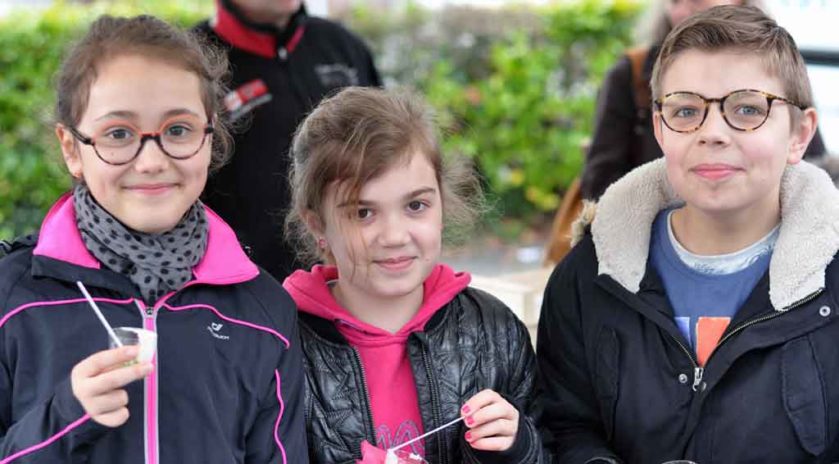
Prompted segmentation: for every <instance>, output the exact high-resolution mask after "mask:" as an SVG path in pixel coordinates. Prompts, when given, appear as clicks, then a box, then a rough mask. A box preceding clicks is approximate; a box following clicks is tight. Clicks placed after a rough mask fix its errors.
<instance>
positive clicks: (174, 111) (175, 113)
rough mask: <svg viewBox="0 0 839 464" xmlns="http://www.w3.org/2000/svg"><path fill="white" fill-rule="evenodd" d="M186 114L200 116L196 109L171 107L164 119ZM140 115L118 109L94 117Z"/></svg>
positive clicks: (133, 117)
mask: <svg viewBox="0 0 839 464" xmlns="http://www.w3.org/2000/svg"><path fill="white" fill-rule="evenodd" d="M184 114H189V115H192V116H200V115H199V114H198V113H196V112H195V111H192V110H190V109H187V108H174V109H171V110H169V111H167V112H165V113H163V119H169V118H171V117H173V116H181V115H184ZM138 116H139V115H138V114H137V113H135V112H134V111H124V110H118V111H111V112H109V113H106V114H104V115H102V116H99V117H98V118H96V119H94V121H101V120H102V119H109V118H120V119H137V118H138Z"/></svg>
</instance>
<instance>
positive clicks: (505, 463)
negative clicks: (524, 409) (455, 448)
mask: <svg viewBox="0 0 839 464" xmlns="http://www.w3.org/2000/svg"><path fill="white" fill-rule="evenodd" d="M525 417H526V416H525V414H523V413H521V412H520V413H519V426H518V431H517V432H516V439H515V440H513V445H512V446H510V447H509V448H507V449H506V450H504V451H483V450H476V449H475V448H472V446H471V445H469V442H467V441H466V440H465V439H463V438H461V440H463V443H464V445H463V446H464V452H465V453H469V454H471V455H472V456H473V457H474V458H475V459H476V460H477V461H478V462H480V463H482V464H510V463H518V462H521V461H522V459H523V458H524V457H526V456H527V454H528V450H529V448H530V443H532V441H533V439H532V438H531V437H530V435H531V434H532V433H533V428H532V427H531V426H530V424H529V422H528V421H527V420H526V419H525Z"/></svg>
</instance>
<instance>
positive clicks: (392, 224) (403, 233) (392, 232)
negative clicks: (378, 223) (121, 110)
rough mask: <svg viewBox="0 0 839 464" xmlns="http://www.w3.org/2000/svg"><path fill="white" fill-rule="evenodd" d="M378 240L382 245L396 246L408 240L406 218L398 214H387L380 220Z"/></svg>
mask: <svg viewBox="0 0 839 464" xmlns="http://www.w3.org/2000/svg"><path fill="white" fill-rule="evenodd" d="M379 240H380V243H381V244H382V245H383V246H386V247H398V246H402V245H405V244H406V243H408V241H409V240H410V233H409V224H408V219H406V218H405V217H403V216H402V215H400V214H388V215H386V217H385V218H384V220H383V221H382V228H381V230H380V231H379Z"/></svg>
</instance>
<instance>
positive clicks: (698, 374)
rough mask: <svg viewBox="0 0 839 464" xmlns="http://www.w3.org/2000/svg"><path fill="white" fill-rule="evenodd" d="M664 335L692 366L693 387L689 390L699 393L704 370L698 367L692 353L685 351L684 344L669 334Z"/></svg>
mask: <svg viewBox="0 0 839 464" xmlns="http://www.w3.org/2000/svg"><path fill="white" fill-rule="evenodd" d="M665 333H667V335H669V336H670V339H671V340H673V341H674V342H676V345H678V346H679V348H681V349H682V352H683V353H685V355H686V356H687V357H688V359H689V360H690V363H691V365H693V386H692V387H691V390H693V391H695V392H696V391H699V386H700V385H701V384H702V375H703V374H704V373H705V368H703V367H701V366H700V365H699V361H697V359H696V355H694V354H693V351H691V350H689V349H687V347H686V346H685V344H684V343H682V342H681V340H679V339H678V338H676V337H674V336H672V335H670V332H665Z"/></svg>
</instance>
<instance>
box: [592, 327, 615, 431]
mask: <svg viewBox="0 0 839 464" xmlns="http://www.w3.org/2000/svg"><path fill="white" fill-rule="evenodd" d="M596 356H597V357H596V362H595V368H594V377H595V391H596V393H597V400H598V403H599V404H600V410H601V415H602V417H603V427H604V429H605V432H606V438H607V440H611V439H612V437H613V435H614V431H615V409H616V408H617V403H618V387H619V379H620V345H619V344H618V335H617V333H615V331H614V330H613V329H611V328H608V327H603V328H602V329H600V334H599V335H598V337H597V355H596Z"/></svg>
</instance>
